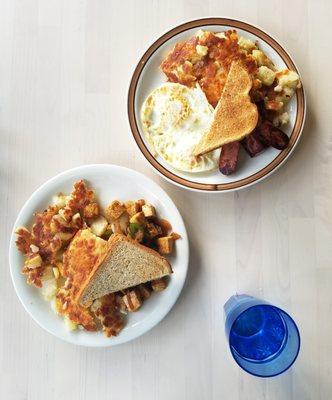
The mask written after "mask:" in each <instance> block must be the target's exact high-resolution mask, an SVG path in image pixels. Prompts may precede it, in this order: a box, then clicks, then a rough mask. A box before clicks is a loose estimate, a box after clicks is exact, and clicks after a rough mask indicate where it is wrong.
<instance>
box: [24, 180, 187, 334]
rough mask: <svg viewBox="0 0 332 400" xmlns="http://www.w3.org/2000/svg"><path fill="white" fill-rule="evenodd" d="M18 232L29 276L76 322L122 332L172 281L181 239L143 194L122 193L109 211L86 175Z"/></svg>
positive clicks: (73, 326) (71, 322)
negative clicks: (170, 257)
mask: <svg viewBox="0 0 332 400" xmlns="http://www.w3.org/2000/svg"><path fill="white" fill-rule="evenodd" d="M16 234H17V240H16V245H17V248H18V250H19V251H21V252H22V253H23V254H24V256H25V262H24V265H23V268H22V272H23V274H24V275H26V278H27V283H28V284H33V285H35V286H36V287H38V288H41V294H42V296H43V297H44V298H45V300H47V301H50V302H51V304H52V307H53V309H54V311H55V312H56V313H57V314H58V315H61V316H63V317H64V321H65V323H66V325H67V327H68V329H70V330H74V329H76V328H78V327H80V328H82V329H86V330H88V331H97V330H103V331H104V333H105V335H106V336H107V337H110V336H114V335H117V334H118V333H119V332H120V331H121V329H122V328H123V327H124V325H125V314H127V313H128V312H134V311H137V310H138V309H139V308H140V307H141V306H142V304H143V302H144V301H145V300H147V299H148V298H149V297H150V296H151V294H152V292H160V291H162V290H164V289H165V288H166V287H167V276H168V275H170V274H171V273H172V268H171V266H170V264H169V262H168V261H167V260H166V258H165V257H164V255H167V254H171V253H172V250H173V247H174V242H175V241H176V240H177V239H179V238H180V235H178V234H176V233H174V232H172V226H171V224H170V223H169V222H168V221H166V220H164V219H160V218H159V217H158V214H157V210H156V209H155V207H154V206H153V205H152V204H149V203H146V202H145V200H143V199H141V200H137V201H131V200H130V201H127V202H125V203H122V202H120V201H118V200H114V201H112V202H111V203H110V204H109V205H108V206H107V207H106V209H105V210H104V211H103V210H102V208H101V206H100V205H99V204H98V202H97V201H96V198H95V194H94V192H93V190H91V189H89V188H88V187H87V186H86V184H85V183H84V181H78V182H76V183H75V184H74V189H73V191H72V193H71V194H70V195H69V196H67V195H64V194H59V195H56V196H55V198H54V201H53V204H52V205H50V206H49V207H48V208H47V209H46V210H45V211H43V212H37V213H36V214H35V220H34V223H33V225H32V228H31V230H28V229H27V228H26V227H20V228H18V229H17V230H16Z"/></svg>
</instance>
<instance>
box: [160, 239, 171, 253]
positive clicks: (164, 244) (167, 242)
mask: <svg viewBox="0 0 332 400" xmlns="http://www.w3.org/2000/svg"><path fill="white" fill-rule="evenodd" d="M173 245H174V239H173V237H172V236H164V237H161V238H158V239H157V246H158V252H159V253H160V254H171V253H172V251H173Z"/></svg>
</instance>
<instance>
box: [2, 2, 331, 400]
mask: <svg viewBox="0 0 332 400" xmlns="http://www.w3.org/2000/svg"><path fill="white" fill-rule="evenodd" d="M204 16H229V17H234V18H239V19H243V20H247V21H248V22H251V23H253V24H257V25H259V26H261V27H262V28H263V29H266V30H267V31H268V32H270V33H271V34H272V35H274V36H276V37H277V38H279V39H280V41H281V42H282V43H283V44H284V45H285V47H286V49H288V50H289V52H290V53H291V54H292V56H293V57H294V59H295V61H296V63H297V64H298V66H299V68H300V70H301V72H302V74H303V79H304V84H305V88H306V92H307V98H308V117H307V124H306V128H305V132H304V135H303V140H302V141H301V143H300V145H299V147H298V149H297V150H296V151H295V153H294V155H293V156H292V158H291V159H290V160H289V161H288V162H287V164H286V165H285V166H283V167H282V168H281V169H280V170H279V171H278V172H277V173H276V174H275V175H273V176H272V177H271V178H269V179H268V180H266V181H264V182H262V183H260V184H259V185H257V186H256V187H253V188H250V189H248V190H244V191H241V192H238V193H234V194H233V193H232V194H225V195H222V196H209V195H207V194H197V193H192V192H189V191H185V190H181V189H180V188H177V187H174V186H172V185H171V184H169V183H167V182H165V181H164V180H162V179H161V178H159V177H158V176H157V175H155V174H154V173H153V171H151V169H150V168H149V167H148V166H147V165H146V163H145V162H144V161H143V159H142V157H141V156H140V154H139V153H138V150H137V149H136V147H135V145H134V143H133V141H132V139H131V138H130V131H129V126H128V122H127V113H126V96H127V89H128V85H129V80H130V76H131V73H132V71H133V68H134V66H135V63H136V61H137V60H138V57H139V56H140V55H141V54H142V52H143V51H144V50H145V49H146V48H147V46H148V45H149V44H150V43H151V42H152V41H153V40H154V39H155V38H156V37H157V36H159V35H160V34H162V33H163V32H164V31H166V30H167V29H169V28H170V27H172V26H174V25H177V24H179V23H181V22H183V21H185V20H190V19H194V18H199V17H204ZM331 21H332V5H331V2H330V1H327V0H326V1H323V0H320V1H313V0H312V1H309V0H303V1H302V0H296V1H286V0H278V1H277V0H273V1H262V0H251V1H250V2H249V1H245V0H242V1H223V0H218V1H217V0H209V1H203V2H202V1H196V0H191V1H184V0H168V1H159V2H157V1H150V0H141V1H134V0H130V1H128V0H127V1H116V2H115V1H108V0H94V1H92V0H90V1H89V0H85V1H84V0H67V1H65V0H47V1H38V0H2V1H1V2H0V49H1V62H0V135H1V136H0V146H1V152H0V161H1V164H0V168H1V170H0V190H1V193H0V201H1V211H2V212H1V213H0V226H1V244H0V246H1V255H2V259H3V265H2V267H1V280H0V293H1V294H0V296H1V302H0V313H1V322H0V398H1V399H6V400H12V399H13V400H44V399H49V400H58V399H63V400H67V399H68V400H72V399H80V400H85V399H95V398H98V399H106V398H107V399H111V400H112V399H116V400H117V399H121V400H123V399H125V400H130V399H133V400H134V399H135V400H139V399H144V400H149V399H179V400H184V399H188V400H189V399H190V400H196V399H197V400H210V399H227V400H233V399H234V400H235V399H239V400H252V399H255V400H263V399H269V400H277V399H283V400H288V399H294V400H299V399H301V400H309V399H310V400H328V399H330V398H332V383H331V382H332V369H331V357H332V341H331V334H332V319H331V311H332V292H331V284H332V263H331V256H332V248H331V243H332V233H331V232H332V230H331V228H332V189H331V183H332V164H331V162H332V161H331V160H332V150H331V149H332V147H331V146H332V144H331V143H332V142H331V140H332V136H331V126H332V117H331V115H332V114H331V112H330V107H331V104H332V91H331V78H330V75H331V74H330V69H331V68H330V65H331V62H332V56H331V51H330V42H331ZM87 163H115V164H119V165H124V166H127V167H129V168H134V169H136V170H138V171H141V172H143V173H144V174H146V175H148V176H150V177H151V178H152V179H153V180H155V181H156V182H158V183H159V184H160V185H161V186H162V187H163V188H164V189H166V191H167V192H168V193H169V194H170V195H171V197H172V198H173V199H174V201H175V202H176V204H177V205H178V207H179V210H180V211H181V213H182V215H183V218H184V220H185V223H186V225H187V228H188V232H189V235H190V245H191V260H190V272H189V277H188V281H187V283H186V287H185V290H184V291H183V294H182V296H181V297H180V299H179V301H178V303H177V304H176V306H175V307H174V309H173V310H172V312H171V313H170V314H169V315H168V316H167V317H166V318H165V320H164V321H163V322H162V323H161V324H160V325H159V326H158V327H156V328H155V329H153V330H152V331H151V332H149V333H148V334H147V335H145V336H143V337H142V338H140V339H138V340H136V341H134V342H132V343H130V344H127V345H123V346H120V347H117V348H111V349H85V348H79V347H73V346H71V345H69V344H66V343H62V342H60V341H59V340H57V339H55V338H53V337H51V336H50V335H48V334H47V333H46V332H44V331H42V330H41V329H40V328H39V327H38V326H37V325H36V324H35V323H34V322H33V321H32V320H31V319H30V318H29V317H28V315H27V314H26V313H25V311H24V310H23V307H22V306H21V305H20V304H19V301H18V299H17V298H16V295H15V293H14V289H13V286H12V283H11V281H10V276H9V269H8V258H7V247H8V239H9V234H10V231H11V229H12V225H13V223H14V220H15V217H16V215H17V213H18V211H19V209H20V208H21V206H22V205H23V203H24V202H25V200H26V199H27V197H28V196H29V195H30V194H31V192H32V191H33V190H35V189H36V188H37V187H38V186H39V185H40V184H41V183H43V182H44V181H45V180H46V179H48V178H50V177H52V176H53V175H55V174H56V173H58V172H60V171H63V170H65V169H68V168H70V167H73V166H77V165H81V164H87ZM235 292H247V293H250V294H253V295H256V296H260V297H264V298H265V299H267V300H269V301H271V302H273V303H275V304H276V305H279V306H281V307H284V308H285V309H286V310H288V311H289V312H290V313H291V314H292V315H293V316H294V318H295V319H296V320H297V322H298V323H299V327H300V330H301V334H302V349H301V353H300V356H299V359H298V361H297V362H296V364H295V366H294V368H292V369H291V370H290V371H289V372H287V373H286V374H284V375H283V376H280V377H278V378H275V379H272V380H262V379H257V378H254V377H251V376H249V375H247V374H245V373H244V372H242V371H241V370H240V369H239V368H238V367H237V366H236V365H235V363H234V362H233V360H232V358H231V355H230V353H229V351H228V348H227V343H226V340H225V337H224V330H223V315H222V306H223V303H224V302H225V301H226V300H227V298H228V297H229V296H230V295H232V294H234V293H235Z"/></svg>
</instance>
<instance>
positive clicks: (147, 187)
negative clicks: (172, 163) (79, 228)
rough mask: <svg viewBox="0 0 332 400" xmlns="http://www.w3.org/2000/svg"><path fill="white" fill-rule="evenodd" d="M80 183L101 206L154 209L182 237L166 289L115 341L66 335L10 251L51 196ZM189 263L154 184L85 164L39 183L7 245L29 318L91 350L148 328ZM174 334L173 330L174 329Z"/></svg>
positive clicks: (175, 218) (184, 242)
mask: <svg viewBox="0 0 332 400" xmlns="http://www.w3.org/2000/svg"><path fill="white" fill-rule="evenodd" d="M79 179H84V180H85V181H86V182H87V183H88V185H89V186H91V188H92V189H93V190H95V193H96V195H97V196H98V199H99V201H100V204H101V205H102V206H106V205H107V204H108V203H109V202H110V201H112V200H114V199H119V200H122V201H125V200H131V199H139V198H143V199H146V200H147V201H149V202H151V203H152V204H154V205H155V206H156V208H157V211H158V213H159V214H160V216H161V217H162V218H165V219H167V220H168V221H170V223H171V224H172V226H173V229H174V231H175V232H177V233H179V234H180V235H181V236H182V239H180V240H177V242H176V252H175V255H174V256H172V257H170V258H169V260H170V262H171V265H172V268H173V270H174V273H173V274H172V276H171V278H170V281H169V285H168V287H167V289H166V290H165V291H163V292H161V293H158V294H153V295H152V296H151V298H149V299H148V300H147V301H146V302H145V303H144V304H143V306H142V308H141V309H140V310H139V311H137V312H136V313H132V314H129V315H128V318H127V323H126V326H125V328H124V329H123V330H122V331H121V332H120V334H119V335H118V336H117V337H112V338H106V337H104V335H103V333H102V332H87V331H84V330H76V331H73V332H69V331H67V330H66V327H65V324H64V322H63V319H62V317H60V316H58V315H56V314H55V313H54V312H53V311H52V309H51V305H50V303H49V302H46V301H45V300H44V299H43V298H42V297H41V294H40V290H38V289H37V288H35V287H33V286H30V285H28V284H27V283H26V279H25V276H24V275H23V274H22V273H21V268H22V265H23V262H24V259H23V255H22V254H21V253H20V252H19V251H18V250H17V249H16V245H15V233H14V231H15V228H16V227H18V226H27V227H30V226H31V224H32V221H33V218H32V216H33V213H34V212H36V211H37V210H39V211H40V210H43V209H45V208H46V207H47V206H48V204H50V203H51V199H52V196H53V195H54V194H56V193H59V192H64V193H70V192H71V189H72V186H73V183H74V182H75V181H77V180H79ZM188 259H189V246H188V237H187V232H186V228H185V226H184V223H183V220H182V217H181V215H180V213H179V211H178V210H177V208H176V206H175V204H174V203H173V201H172V200H171V199H170V198H169V196H168V195H167V194H166V193H165V192H164V190H162V189H161V188H160V187H159V186H158V185H157V184H156V183H154V182H153V181H151V180H150V179H148V178H147V177H145V176H144V175H142V174H140V173H138V172H136V171H133V170H131V169H128V168H124V167H119V166H116V165H106V164H105V165H103V164H101V165H98V164H97V165H86V166H82V167H78V168H74V169H71V170H68V171H65V172H63V173H61V174H59V175H57V176H55V177H54V178H52V179H50V180H49V181H47V182H46V183H44V184H43V185H42V186H41V187H40V188H39V189H37V190H36V191H35V192H34V193H33V194H32V196H31V197H30V198H29V200H28V201H27V202H26V203H25V205H24V206H23V208H22V210H21V211H20V213H19V215H18V217H17V220H16V222H15V225H14V228H13V232H12V235H11V240H10V248H9V262H10V272H11V276H12V280H13V283H14V287H15V290H16V294H17V296H18V297H19V299H20V300H21V302H22V304H23V306H24V308H25V309H26V311H27V312H28V313H29V314H30V316H31V317H32V318H33V319H34V320H35V321H36V322H37V323H38V324H39V325H40V326H41V327H42V328H44V329H45V330H46V331H48V332H49V333H51V334H53V335H54V336H56V337H58V338H60V339H63V340H66V341H67V342H70V343H74V344H78V345H83V346H94V347H106V346H114V345H117V344H120V343H125V342H128V341H130V340H133V339H135V338H137V337H138V336H140V335H142V334H144V333H145V332H147V331H148V330H150V329H151V328H153V327H154V326H155V325H156V324H158V322H160V321H161V320H162V319H163V318H164V317H165V315H166V314H167V313H168V312H169V311H170V309H171V308H172V306H173V305H174V303H175V302H176V300H177V298H178V297H179V295H180V293H181V290H182V287H183V285H184V282H185V279H186V275H187V268H188ZM175 329H176V327H175Z"/></svg>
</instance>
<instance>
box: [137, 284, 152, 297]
mask: <svg viewBox="0 0 332 400" xmlns="http://www.w3.org/2000/svg"><path fill="white" fill-rule="evenodd" d="M137 290H138V291H139V293H140V295H141V297H142V299H144V300H147V299H148V298H149V297H150V296H151V290H150V289H149V288H148V286H147V285H146V284H144V283H142V284H140V285H138V286H137Z"/></svg>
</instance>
